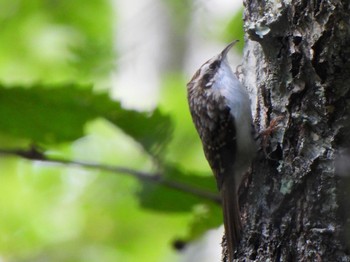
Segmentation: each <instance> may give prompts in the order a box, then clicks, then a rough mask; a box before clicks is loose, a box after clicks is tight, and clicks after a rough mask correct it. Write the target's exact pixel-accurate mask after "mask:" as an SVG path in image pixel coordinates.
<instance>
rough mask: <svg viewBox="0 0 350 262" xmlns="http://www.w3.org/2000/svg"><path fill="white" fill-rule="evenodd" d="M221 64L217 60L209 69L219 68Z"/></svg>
mask: <svg viewBox="0 0 350 262" xmlns="http://www.w3.org/2000/svg"><path fill="white" fill-rule="evenodd" d="M219 65H220V62H219V61H217V60H216V61H214V62H213V63H211V64H210V65H209V69H211V70H214V69H216V68H218V67H219Z"/></svg>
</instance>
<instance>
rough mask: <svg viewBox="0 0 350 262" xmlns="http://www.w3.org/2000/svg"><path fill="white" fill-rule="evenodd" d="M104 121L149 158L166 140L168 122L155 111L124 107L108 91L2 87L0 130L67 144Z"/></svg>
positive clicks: (21, 136)
mask: <svg viewBox="0 0 350 262" xmlns="http://www.w3.org/2000/svg"><path fill="white" fill-rule="evenodd" d="M97 117H103V118H106V119H107V120H109V121H111V122H112V123H113V124H115V125H116V126H118V127H119V128H120V129H122V130H123V131H124V132H125V133H126V134H128V135H129V136H131V137H132V138H133V139H135V140H136V141H137V142H138V143H140V144H141V146H142V147H143V148H144V149H145V150H146V151H147V152H148V153H150V154H152V155H157V154H160V153H161V152H162V150H163V148H164V146H165V145H166V142H167V141H168V140H169V139H170V135H171V132H172V123H171V119H170V117H169V116H166V115H163V114H162V113H161V112H160V111H159V110H155V111H154V112H151V113H149V112H138V111H134V110H126V109H123V108H122V107H121V105H120V103H119V102H117V101H113V100H111V99H110V98H109V96H108V94H107V93H98V94H97V93H94V92H93V91H92V88H91V87H90V88H82V87H80V86H77V85H74V84H71V85H61V86H55V87H50V88H47V86H40V85H36V86H33V87H32V88H22V87H13V88H5V87H4V86H0V130H1V131H0V132H1V133H3V134H8V135H12V136H15V137H20V138H27V139H29V140H31V141H32V142H35V143H59V142H69V141H73V140H75V139H78V138H79V137H82V136H83V135H84V126H85V124H86V123H87V122H88V121H90V120H93V119H95V118H97Z"/></svg>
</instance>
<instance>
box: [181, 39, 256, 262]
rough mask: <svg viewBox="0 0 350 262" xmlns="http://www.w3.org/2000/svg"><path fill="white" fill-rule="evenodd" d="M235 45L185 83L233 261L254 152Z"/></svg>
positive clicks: (214, 58) (250, 121) (228, 47)
mask: <svg viewBox="0 0 350 262" xmlns="http://www.w3.org/2000/svg"><path fill="white" fill-rule="evenodd" d="M236 42H237V41H233V42H232V43H230V44H229V45H228V46H227V47H226V48H225V49H224V50H223V51H221V53H219V54H218V55H216V56H214V57H213V58H211V59H210V60H208V61H207V62H205V63H204V64H203V65H202V66H201V67H200V68H199V69H198V70H197V72H196V73H195V74H194V76H193V77H192V79H191V81H190V82H189V83H188V84H187V96H188V103H189V107H190V111H191V115H192V120H193V122H194V125H195V127H196V129H197V132H198V134H199V137H200V139H201V141H202V144H203V150H204V154H205V157H206V159H207V161H208V162H209V165H210V167H211V169H212V172H213V174H214V176H215V178H216V182H217V187H218V189H219V191H220V195H221V201H222V209H223V217H224V226H225V236H226V241H227V250H228V257H229V261H232V260H233V257H234V252H235V249H236V248H237V247H238V245H239V242H240V239H241V230H242V226H241V217H240V209H239V203H238V196H237V188H238V186H239V184H240V181H241V178H242V175H243V174H244V173H245V172H246V171H247V170H248V168H249V166H250V164H251V160H252V158H253V156H254V154H255V151H256V146H255V142H254V138H253V124H252V114H251V107H250V100H249V96H248V92H247V90H246V89H245V88H244V87H243V86H242V85H241V83H240V82H239V80H238V78H237V77H236V75H235V74H234V73H233V71H232V69H231V67H230V65H229V62H228V59H227V53H228V52H229V50H230V49H231V47H232V46H233V45H234V44H235V43H236Z"/></svg>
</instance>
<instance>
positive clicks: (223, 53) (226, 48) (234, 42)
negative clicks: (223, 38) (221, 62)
mask: <svg viewBox="0 0 350 262" xmlns="http://www.w3.org/2000/svg"><path fill="white" fill-rule="evenodd" d="M238 41H239V40H234V41H232V42H231V43H230V44H229V45H228V46H226V47H225V49H224V50H222V52H221V57H222V58H225V57H226V56H227V53H228V51H230V49H231V48H232V46H234V45H235V44H236V43H237V42H238Z"/></svg>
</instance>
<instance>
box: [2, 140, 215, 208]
mask: <svg viewBox="0 0 350 262" xmlns="http://www.w3.org/2000/svg"><path fill="white" fill-rule="evenodd" d="M0 154H1V155H9V156H17V157H21V158H24V159H28V160H33V161H40V162H47V163H55V164H61V165H70V166H80V167H84V168H90V169H98V170H101V171H107V172H111V173H118V174H124V175H131V176H133V177H135V178H137V179H139V180H142V181H147V182H151V183H157V184H160V185H163V186H165V187H168V188H172V189H176V190H178V191H182V192H186V193H189V194H192V195H195V196H199V197H202V198H205V199H208V200H211V201H214V202H215V203H220V198H219V196H218V195H217V194H215V193H212V192H209V191H205V190H203V189H200V188H196V187H193V186H191V185H188V184H184V183H180V182H177V181H174V180H169V179H167V178H165V177H164V175H162V174H160V173H147V172H143V171H138V170H134V169H131V168H127V167H121V166H110V165H103V164H98V163H91V162H83V161H76V160H67V159H60V158H52V157H47V156H46V155H45V154H44V153H42V152H40V151H39V150H38V149H37V148H36V147H34V146H32V147H31V148H30V149H27V150H24V149H0Z"/></svg>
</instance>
